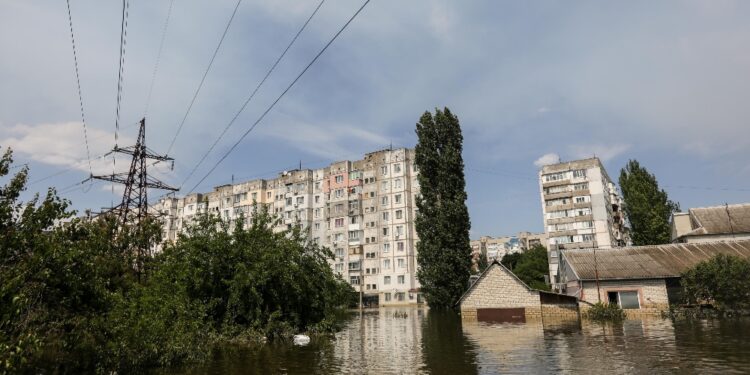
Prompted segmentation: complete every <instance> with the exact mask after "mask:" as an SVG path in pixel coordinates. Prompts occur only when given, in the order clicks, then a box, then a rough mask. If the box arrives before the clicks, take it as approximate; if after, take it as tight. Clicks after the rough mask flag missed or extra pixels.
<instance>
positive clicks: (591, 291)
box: [581, 279, 669, 316]
mask: <svg viewBox="0 0 750 375" xmlns="http://www.w3.org/2000/svg"><path fill="white" fill-rule="evenodd" d="M599 290H600V297H601V302H602V303H607V302H608V299H607V292H609V291H628V290H637V291H638V298H639V300H640V304H641V308H640V309H639V310H634V309H628V310H625V311H626V312H627V314H628V316H637V315H644V314H659V313H660V312H661V311H666V310H668V309H669V299H668V298H667V285H666V282H665V281H664V279H654V280H602V281H600V282H599ZM582 294H583V295H582V299H583V300H584V301H587V302H590V303H597V302H599V299H597V297H596V282H594V281H585V282H584V283H583V293H582ZM588 308H589V306H588V305H587V304H585V303H581V312H584V311H585V310H587V309H588Z"/></svg>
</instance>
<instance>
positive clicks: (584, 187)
mask: <svg viewBox="0 0 750 375" xmlns="http://www.w3.org/2000/svg"><path fill="white" fill-rule="evenodd" d="M588 189H589V183H588V182H583V183H580V184H575V185H573V190H588Z"/></svg>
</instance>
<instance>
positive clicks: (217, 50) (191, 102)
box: [165, 0, 242, 155]
mask: <svg viewBox="0 0 750 375" xmlns="http://www.w3.org/2000/svg"><path fill="white" fill-rule="evenodd" d="M240 3H242V0H237V5H235V6H234V11H232V16H231V17H229V21H228V22H227V25H226V27H225V28H224V33H223V34H221V39H219V44H217V45H216V49H215V50H214V54H213V55H212V56H211V60H210V61H209V62H208V66H207V67H206V71H205V72H204V73H203V78H201V82H200V83H199V84H198V88H197V89H196V90H195V94H193V99H192V100H190V105H188V108H187V110H186V111H185V116H183V117H182V121H181V122H180V126H178V127H177V132H176V133H175V134H174V137H172V142H170V143H169V147H168V148H167V152H166V153H165V155H169V152H170V151H172V147H173V146H174V143H175V141H177V136H179V135H180V132H181V131H182V127H183V126H184V125H185V120H187V118H188V115H189V114H190V110H191V109H192V108H193V104H195V99H196V98H198V93H200V91H201V88H202V87H203V82H205V81H206V76H207V75H208V72H209V71H210V70H211V66H212V65H213V64H214V59H216V55H217V54H218V53H219V49H220V48H221V44H222V43H224V37H226V36H227V32H228V31H229V26H231V25H232V20H234V15H235V14H237V8H239V7H240Z"/></svg>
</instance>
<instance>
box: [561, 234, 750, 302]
mask: <svg viewBox="0 0 750 375" xmlns="http://www.w3.org/2000/svg"><path fill="white" fill-rule="evenodd" d="M718 254H726V255H735V256H740V257H743V258H746V259H750V241H737V242H705V243H694V244H669V245H657V246H634V247H624V248H616V249H604V250H596V249H576V250H563V251H562V255H561V257H560V279H561V281H562V283H563V286H564V288H563V289H564V292H565V293H566V294H568V295H571V296H576V297H578V298H579V299H580V300H581V301H585V302H588V303H589V304H591V303H597V302H604V303H616V304H618V305H620V306H621V307H622V308H624V309H628V310H630V311H631V312H635V311H633V310H637V311H638V312H643V313H658V312H660V311H664V310H667V309H668V307H669V304H670V303H678V302H682V301H681V299H682V296H681V292H682V287H681V286H680V282H679V281H680V275H681V274H682V273H683V272H685V271H686V270H687V269H689V268H691V267H693V266H695V265H696V264H698V263H700V262H702V261H705V260H708V259H711V258H712V257H714V256H716V255H718ZM586 306H587V305H586V304H581V308H582V309H583V308H585V307H586Z"/></svg>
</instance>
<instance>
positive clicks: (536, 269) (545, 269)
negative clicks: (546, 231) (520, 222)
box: [500, 245, 550, 290]
mask: <svg viewBox="0 0 750 375" xmlns="http://www.w3.org/2000/svg"><path fill="white" fill-rule="evenodd" d="M500 263H502V264H503V265H504V266H505V267H506V268H508V269H510V270H511V272H513V273H514V274H515V275H516V276H518V278H519V279H521V280H522V281H523V282H524V283H526V285H528V286H529V287H531V288H534V289H539V290H549V289H550V286H549V285H548V284H547V283H546V282H545V280H544V276H546V275H548V274H549V262H548V260H547V249H546V248H545V247H544V246H542V245H535V246H534V247H532V248H531V249H529V250H526V251H525V252H523V253H511V254H505V256H503V259H502V260H501V261H500Z"/></svg>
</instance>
